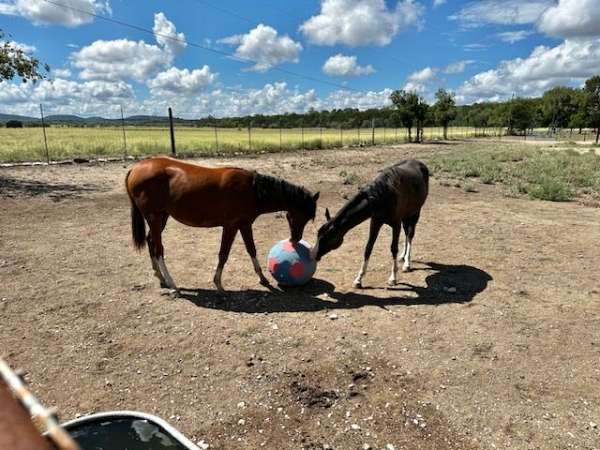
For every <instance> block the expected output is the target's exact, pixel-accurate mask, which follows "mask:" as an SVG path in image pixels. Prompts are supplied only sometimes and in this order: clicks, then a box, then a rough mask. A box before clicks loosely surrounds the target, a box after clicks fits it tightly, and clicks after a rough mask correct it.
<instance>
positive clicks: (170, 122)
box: [169, 106, 177, 156]
mask: <svg viewBox="0 0 600 450" xmlns="http://www.w3.org/2000/svg"><path fill="white" fill-rule="evenodd" d="M169 130H170V132H171V154H172V155H173V156H176V155H177V152H176V150H175V130H174V129H173V110H172V109H171V107H170V106H169Z"/></svg>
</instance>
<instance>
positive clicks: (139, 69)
mask: <svg viewBox="0 0 600 450" xmlns="http://www.w3.org/2000/svg"><path fill="white" fill-rule="evenodd" d="M71 60H72V62H73V65H74V66H75V67H77V68H78V69H81V70H82V71H81V73H80V77H81V78H83V79H84V80H92V79H103V80H124V79H134V80H137V81H141V82H143V81H145V80H146V79H147V78H148V77H150V76H152V75H154V74H155V73H156V72H158V71H159V70H160V69H161V68H162V67H164V66H167V65H168V64H170V63H171V61H172V55H171V54H170V53H169V52H166V51H164V50H163V49H162V48H160V47H158V46H156V45H151V44H146V43H145V42H144V41H137V42H136V41H130V40H127V39H116V40H114V41H103V40H100V41H95V42H93V43H92V44H90V45H88V46H87V47H84V48H82V49H81V50H79V51H77V52H75V53H73V54H72V55H71Z"/></svg>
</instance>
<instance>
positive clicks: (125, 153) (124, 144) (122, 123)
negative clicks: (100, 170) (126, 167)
mask: <svg viewBox="0 0 600 450" xmlns="http://www.w3.org/2000/svg"><path fill="white" fill-rule="evenodd" d="M121 128H122V129H123V159H125V158H127V137H125V116H124V115H123V105H121Z"/></svg>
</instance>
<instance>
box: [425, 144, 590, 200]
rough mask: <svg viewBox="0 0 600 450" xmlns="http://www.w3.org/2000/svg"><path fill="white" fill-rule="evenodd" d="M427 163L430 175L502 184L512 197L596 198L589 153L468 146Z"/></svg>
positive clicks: (547, 198) (502, 146)
mask: <svg viewBox="0 0 600 450" xmlns="http://www.w3.org/2000/svg"><path fill="white" fill-rule="evenodd" d="M429 163H430V165H431V169H432V170H433V171H434V172H437V173H440V172H441V173H445V174H446V175H448V176H450V177H451V178H457V179H462V180H467V179H477V180H478V181H480V182H481V183H484V184H490V183H500V184H503V185H506V186H507V187H508V192H509V193H510V194H513V195H515V194H525V195H528V196H529V197H531V198H534V199H540V200H549V201H569V200H572V199H573V198H575V197H576V196H578V195H580V194H587V195H591V196H593V197H597V198H600V156H598V155H596V154H595V153H594V152H593V151H589V152H586V153H580V152H576V151H574V150H564V151H561V150H555V151H544V150H541V149H539V148H535V147H525V146H523V147H514V146H506V145H501V144H498V145H486V146H483V147H482V146H481V145H473V144H469V145H466V146H461V147H460V148H458V149H456V150H452V151H450V152H449V153H445V154H440V155H436V156H434V157H432V158H431V159H430V161H429Z"/></svg>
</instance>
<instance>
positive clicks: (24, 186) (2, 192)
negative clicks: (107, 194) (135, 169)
mask: <svg viewBox="0 0 600 450" xmlns="http://www.w3.org/2000/svg"><path fill="white" fill-rule="evenodd" d="M101 190H102V189H100V188H99V187H98V186H94V185H90V184H69V183H52V182H46V181H37V180H25V179H19V178H12V177H8V176H4V175H0V198H18V197H41V196H48V197H50V198H51V199H52V200H54V201H60V200H64V199H67V198H73V197H79V196H81V195H83V194H86V193H89V192H95V191H101Z"/></svg>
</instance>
